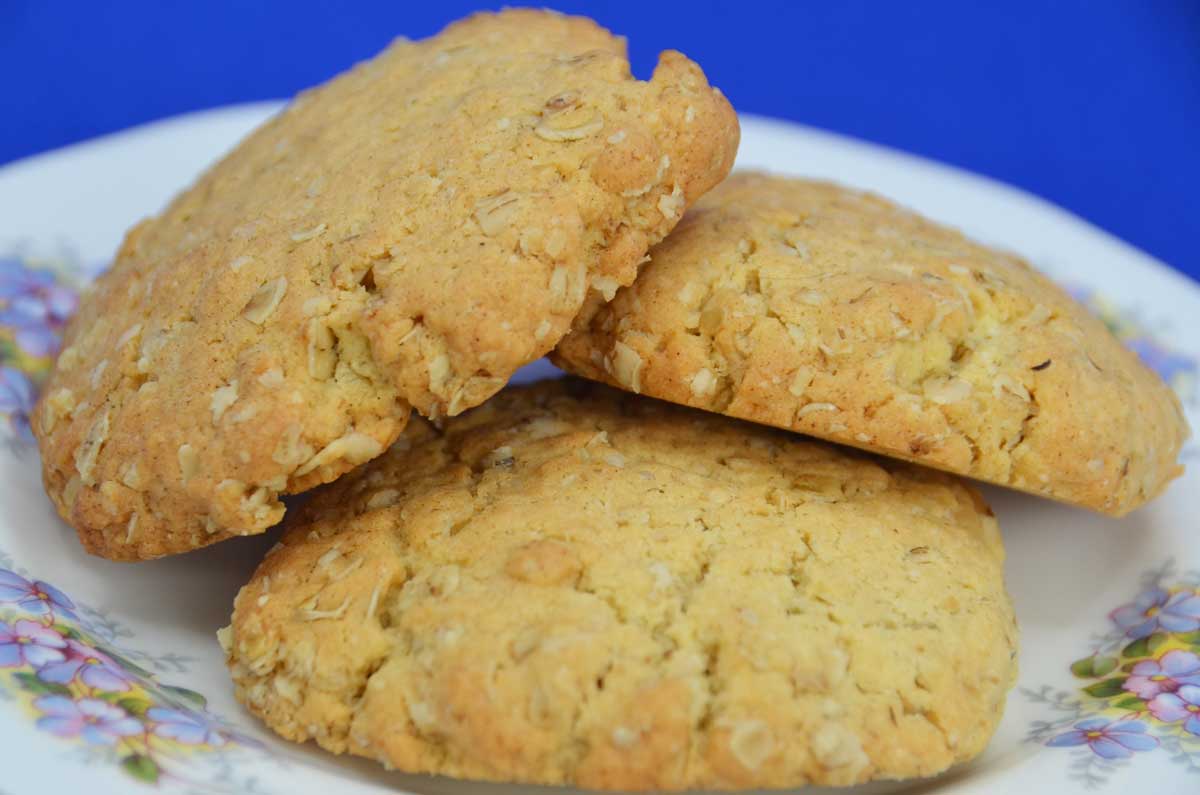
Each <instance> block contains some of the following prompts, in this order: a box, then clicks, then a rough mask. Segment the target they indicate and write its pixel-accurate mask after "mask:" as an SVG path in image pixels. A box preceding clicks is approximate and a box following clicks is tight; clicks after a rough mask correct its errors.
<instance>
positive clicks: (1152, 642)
mask: <svg viewBox="0 0 1200 795" xmlns="http://www.w3.org/2000/svg"><path fill="white" fill-rule="evenodd" d="M1168 639H1169V636H1168V635H1167V633H1165V632H1155V633H1154V634H1153V635H1151V636H1150V637H1148V638H1146V648H1148V649H1149V650H1150V653H1151V654H1154V652H1156V651H1158V650H1159V649H1160V648H1162V645H1163V644H1164V643H1166V642H1167V640H1168Z"/></svg>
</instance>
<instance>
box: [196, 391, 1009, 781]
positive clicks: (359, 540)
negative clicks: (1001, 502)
mask: <svg viewBox="0 0 1200 795" xmlns="http://www.w3.org/2000/svg"><path fill="white" fill-rule="evenodd" d="M289 521H290V522H291V526H290V528H289V529H288V531H287V532H286V534H285V535H284V537H283V539H282V542H281V544H279V545H278V546H276V547H275V548H274V549H273V550H272V551H271V552H270V553H269V554H268V556H267V558H266V559H265V560H264V562H263V563H262V564H261V565H260V566H259V569H258V571H257V572H256V573H255V575H254V577H253V578H252V580H251V581H250V583H249V584H248V585H246V586H245V587H244V588H243V589H242V591H241V593H240V594H239V595H238V597H237V602H236V607H235V610H234V615H233V621H232V626H231V627H230V628H226V629H224V630H222V631H221V633H220V637H221V641H222V644H223V645H224V647H225V648H226V651H227V653H228V655H229V664H230V667H231V669H232V672H233V677H234V680H235V682H236V687H237V695H238V698H239V699H240V700H241V701H242V702H243V703H245V704H246V705H247V706H248V707H249V708H250V709H251V710H252V711H253V712H254V713H256V714H257V715H259V716H260V717H262V718H263V719H264V720H265V721H266V722H267V724H268V725H269V726H270V727H271V728H272V729H274V730H275V731H276V732H278V733H279V734H281V735H283V736H284V737H286V738H288V739H291V740H296V741H304V740H308V739H315V740H316V741H317V742H318V743H320V744H321V745H322V746H323V747H325V748H327V749H329V750H332V751H335V752H339V753H341V752H350V753H354V754H359V755H362V756H366V757H370V758H374V759H377V760H379V761H381V762H383V763H384V764H386V765H389V766H392V767H395V768H398V769H401V770H407V771H420V772H428V773H439V774H446V775H450V776H456V777H462V778H472V779H488V780H503V781H521V782H538V783H548V784H574V785H578V786H582V787H589V788H603V789H679V788H684V787H697V788H710V787H712V788H734V787H793V786H799V785H802V784H808V783H814V784H852V783H857V782H862V781H867V780H872V779H881V778H904V777H912V776H927V775H932V774H935V773H938V772H939V771H942V770H944V769H946V768H947V767H949V766H950V765H952V764H954V763H956V762H959V761H962V760H965V759H969V758H971V757H973V756H974V755H976V754H977V753H979V752H980V750H981V749H982V748H983V746H984V745H985V743H986V742H987V740H988V738H989V737H990V735H991V733H992V731H993V729H994V728H995V726H996V724H997V723H998V721H999V719H1000V715H1001V712H1002V710H1003V704H1004V698H1005V693H1006V691H1007V689H1008V688H1009V686H1010V685H1011V683H1012V682H1013V678H1014V674H1015V651H1014V649H1015V641H1016V637H1015V626H1014V620H1013V612H1012V608H1011V605H1010V603H1009V600H1008V596H1007V594H1006V592H1005V588H1004V583H1003V579H1002V578H1003V557H1004V552H1003V549H1002V547H1001V539H1000V535H999V533H998V531H997V528H996V522H995V520H994V519H993V518H992V516H991V512H990V511H989V510H988V509H987V507H986V505H985V504H984V503H983V501H982V499H981V498H980V497H979V496H978V494H976V493H975V492H974V491H973V490H972V489H971V488H970V487H968V486H965V485H963V484H962V483H961V482H960V481H958V480H957V479H955V478H953V477H951V476H948V475H944V474H942V473H938V472H934V471H932V470H926V469H922V468H920V467H913V466H910V465H908V464H905V463H901V462H895V461H888V460H886V459H875V458H872V457H869V456H866V455H863V454H861V453H858V452H856V451H850V450H844V449H838V448H836V447H833V446H831V445H826V444H824V443H822V442H814V441H808V440H804V439H801V438H798V437H796V436H794V435H791V434H788V433H786V432H783V431H779V430H776V429H772V428H767V427H764V426H761V425H754V424H750V423H743V422H739V421H736V420H731V419H728V418H724V417H720V416H717V415H714V414H709V413H705V412H700V411H694V410H691V409H685V408H680V407H677V406H672V405H670V404H668V403H662V402H659V401H653V400H649V399H647V398H640V397H637V396H634V395H628V394H625V393H622V392H619V391H617V390H612V389H609V388H608V387H604V386H601V385H598V384H589V383H588V382H584V381H575V380H570V381H557V382H543V383H542V384H537V385H534V386H532V387H521V388H514V387H510V388H509V389H507V390H505V391H504V392H502V393H501V394H499V395H497V396H496V397H494V398H492V399H491V400H490V401H489V402H488V403H486V404H485V405H483V406H481V407H479V408H476V409H473V410H472V411H471V412H469V413H467V414H465V415H463V416H461V417H458V418H455V419H452V420H449V421H448V422H447V423H446V425H445V428H444V431H442V432H438V431H435V430H434V429H433V428H432V426H431V425H430V424H428V423H427V422H425V421H424V420H420V419H414V421H413V423H412V424H411V425H410V426H409V428H408V429H407V430H406V431H405V432H404V434H403V435H401V437H400V439H399V441H398V442H397V444H396V445H395V446H393V447H392V448H391V450H390V451H389V452H387V453H386V454H384V455H383V456H382V457H380V458H379V459H377V460H375V461H374V462H372V463H370V464H368V465H367V466H365V467H363V468H361V469H359V470H357V471H355V472H353V473H351V474H349V475H347V476H346V477H344V478H342V479H341V480H339V481H338V482H337V483H336V484H333V485H331V486H329V487H327V489H326V490H324V491H322V492H319V493H318V494H317V496H316V497H314V499H313V500H312V501H311V502H310V503H309V504H308V505H306V506H305V507H304V508H303V509H301V510H300V511H298V512H297V514H296V515H295V516H293V517H290V518H289Z"/></svg>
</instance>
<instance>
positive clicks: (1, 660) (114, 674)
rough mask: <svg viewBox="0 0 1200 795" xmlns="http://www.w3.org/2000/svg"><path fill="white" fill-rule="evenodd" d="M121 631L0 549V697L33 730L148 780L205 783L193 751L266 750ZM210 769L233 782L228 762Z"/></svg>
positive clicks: (175, 662) (174, 662)
mask: <svg viewBox="0 0 1200 795" xmlns="http://www.w3.org/2000/svg"><path fill="white" fill-rule="evenodd" d="M128 634H130V633H129V632H128V631H127V630H124V629H123V628H122V627H121V625H120V624H118V623H116V622H114V621H113V620H112V619H111V618H109V617H107V616H106V615H105V614H104V613H103V612H101V611H97V610H94V609H92V608H89V607H86V606H84V605H81V604H78V603H76V602H75V601H74V600H73V599H71V597H69V596H68V595H67V594H65V593H63V592H62V591H60V590H59V589H58V588H56V587H54V586H53V585H51V584H50V583H47V582H44V581H42V580H38V579H34V578H31V577H29V576H27V575H26V574H25V573H22V572H20V571H18V569H17V567H16V566H15V565H14V563H13V562H12V561H11V560H10V559H9V558H7V556H5V555H3V554H2V553H0V699H4V700H11V701H15V702H16V703H17V705H18V707H19V708H21V709H22V710H23V711H24V712H25V713H26V714H28V715H29V717H30V719H31V720H32V721H33V723H34V725H35V726H36V727H37V729H39V730H41V731H43V732H45V733H47V734H49V735H53V736H54V737H56V738H58V739H60V740H64V741H68V742H71V743H74V744H75V746H76V748H77V750H79V751H80V752H81V753H82V755H83V756H84V758H85V760H86V761H88V762H98V763H107V764H113V765H116V766H118V768H119V769H120V770H121V771H122V772H124V773H125V774H127V775H129V776H130V777H132V778H133V779H135V780H137V781H140V782H143V783H146V784H158V783H159V782H160V781H167V780H170V781H175V782H178V783H184V784H188V785H191V786H193V787H200V786H202V785H205V784H212V783H213V782H212V781H211V779H212V775H211V773H210V772H208V771H206V772H204V773H203V774H202V775H200V776H199V777H197V776H196V774H195V771H193V770H191V769H190V768H192V767H194V765H193V764H192V763H193V762H194V761H196V758H197V756H198V755H209V756H213V755H218V756H223V755H225V752H227V751H230V750H234V749H242V750H245V749H255V750H258V751H264V746H263V745H262V744H261V743H260V742H258V741H257V740H255V739H254V738H252V737H249V736H247V735H245V734H243V733H241V732H239V731H238V730H237V729H235V728H234V727H233V726H232V725H231V724H229V723H227V722H226V721H224V720H222V719H221V718H220V717H218V716H216V715H214V714H213V713H211V712H210V711H208V709H207V707H206V701H205V698H204V696H202V695H200V694H199V693H197V692H195V691H192V690H188V689H187V688H183V687H177V686H175V685H169V684H165V683H163V682H161V681H160V680H159V679H158V677H157V676H156V675H155V674H154V673H152V672H150V671H149V670H147V669H146V668H145V667H143V665H140V664H138V663H135V662H134V661H133V658H135V657H136V658H138V659H139V660H140V662H141V663H144V664H145V665H150V666H152V667H157V668H159V669H163V670H171V669H174V670H175V671H177V672H178V673H184V672H186V670H187V663H188V661H187V660H186V659H185V658H182V657H179V656H177V655H165V656H162V657H155V656H153V655H148V654H144V653H138V652H134V651H130V650H127V649H123V648H119V645H118V643H117V640H118V638H119V637H122V636H126V635H128ZM214 752H217V753H215V754H214ZM210 761H211V760H210ZM218 768H219V776H218V778H219V779H220V780H221V782H222V783H225V784H234V783H235V782H234V781H233V780H231V779H232V760H230V759H225V760H222V762H221V764H219V765H218ZM243 783H245V782H243ZM239 786H240V785H239ZM238 791H242V790H240V789H239V790H238ZM256 791H257V790H256Z"/></svg>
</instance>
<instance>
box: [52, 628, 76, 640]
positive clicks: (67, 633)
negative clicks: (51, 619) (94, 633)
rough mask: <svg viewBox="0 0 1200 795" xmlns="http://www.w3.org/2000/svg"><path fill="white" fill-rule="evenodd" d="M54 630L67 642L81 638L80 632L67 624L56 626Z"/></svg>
mask: <svg viewBox="0 0 1200 795" xmlns="http://www.w3.org/2000/svg"><path fill="white" fill-rule="evenodd" d="M54 629H55V630H57V631H58V634H60V635H62V636H63V637H64V638H66V639H67V640H79V638H80V635H79V630H77V629H75V627H72V626H68V625H67V624H55V625H54Z"/></svg>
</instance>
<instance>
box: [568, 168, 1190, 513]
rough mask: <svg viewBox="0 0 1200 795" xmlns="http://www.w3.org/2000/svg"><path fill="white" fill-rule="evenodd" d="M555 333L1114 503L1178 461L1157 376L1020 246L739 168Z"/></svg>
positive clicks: (786, 416)
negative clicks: (619, 286)
mask: <svg viewBox="0 0 1200 795" xmlns="http://www.w3.org/2000/svg"><path fill="white" fill-rule="evenodd" d="M651 257H652V259H651V262H650V264H648V265H647V266H646V267H645V268H644V269H643V271H642V274H641V276H639V278H638V280H637V281H636V282H635V283H634V284H633V285H632V286H631V287H628V288H625V289H623V290H622V291H620V293H619V294H618V295H617V298H616V300H614V301H613V302H612V303H611V304H609V305H608V306H606V307H604V308H603V309H602V310H601V311H600V312H599V313H598V314H597V315H595V316H594V317H593V318H592V319H591V321H590V323H589V324H588V326H587V327H586V328H585V329H583V330H581V331H580V332H578V333H573V334H571V335H569V336H568V337H567V338H566V339H564V340H563V342H562V343H561V344H560V345H559V347H558V351H557V354H556V361H557V362H558V363H559V364H560V365H562V366H563V367H565V368H566V369H568V370H571V371H572V372H575V373H579V374H580V375H586V376H588V377H591V378H597V379H600V380H604V381H607V382H609V383H612V384H616V385H619V386H622V387H624V388H626V389H630V390H633V391H635V392H641V393H643V394H647V395H652V396H654V397H660V398H665V399H667V400H672V401H675V402H677V403H684V404H687V405H689V406H697V407H699V408H704V409H708V410H710V411H718V412H721V413H724V414H729V415H732V416H735V417H742V418H744V419H748V420H754V421H756V422H762V423H767V424H770V425H776V426H779V427H782V428H791V429H794V430H797V431H801V432H803V433H807V434H811V435H813V436H819V437H822V438H825V439H831V440H833V441H836V442H841V443H842V444H849V445H854V446H856V447H861V448H863V449H865V450H871V451H873V452H877V453H882V454H884V455H889V456H895V457H898V458H905V459H908V460H911V461H916V462H918V463H921V464H925V465H928V466H934V467H938V468H940V469H945V470H948V471H951V472H957V473H960V474H964V475H970V476H972V477H976V478H980V479H982V480H988V481H991V482H993V483H998V484H1000V485H1004V486H1011V487H1013V488H1018V489H1022V490H1024V491H1029V492H1032V493H1034V494H1041V495H1044V496H1047V497H1053V498H1055V499H1058V500H1063V501H1065V502H1070V503H1075V504H1077V505H1082V506H1085V507H1088V508H1092V509H1095V510H1098V511H1104V512H1106V513H1111V514H1118V515H1119V514H1123V513H1126V512H1127V511H1130V510H1132V509H1133V508H1136V507H1137V506H1138V505H1141V504H1142V503H1144V502H1145V501H1147V500H1149V499H1151V498H1152V497H1154V496H1155V495H1157V494H1158V493H1159V492H1160V491H1162V489H1163V488H1164V487H1165V486H1166V484H1167V483H1168V482H1169V481H1170V480H1171V479H1172V478H1174V477H1176V476H1177V475H1178V474H1179V473H1180V472H1181V471H1182V467H1181V466H1180V465H1179V464H1178V462H1177V459H1178V456H1179V450H1180V447H1181V446H1182V444H1183V441H1184V439H1185V438H1186V437H1187V434H1188V428H1187V424H1186V421H1185V420H1184V417H1183V413H1182V410H1181V408H1180V405H1179V401H1178V399H1177V398H1176V396H1175V394H1174V393H1173V392H1172V391H1171V390H1170V388H1168V387H1167V386H1166V385H1165V384H1164V383H1163V382H1162V380H1161V379H1160V378H1159V377H1158V376H1157V375H1156V374H1155V373H1154V372H1152V371H1151V370H1150V369H1149V368H1147V367H1146V366H1145V365H1144V364H1142V362H1141V361H1140V360H1139V359H1138V357H1137V356H1136V355H1134V354H1133V353H1132V352H1131V351H1129V350H1128V349H1126V348H1125V347H1124V346H1123V345H1122V344H1121V343H1120V342H1119V341H1118V340H1117V339H1115V338H1114V337H1113V335H1112V334H1111V333H1109V331H1108V330H1107V329H1106V328H1105V327H1104V325H1103V324H1102V323H1101V322H1100V321H1099V320H1097V319H1096V318H1095V317H1093V316H1092V315H1091V314H1090V313H1089V312H1088V311H1087V310H1086V309H1085V308H1084V307H1082V306H1080V305H1079V304H1078V303H1076V302H1075V301H1074V300H1072V299H1071V298H1070V296H1068V295H1067V294H1066V293H1065V292H1063V291H1062V290H1061V289H1059V288H1058V287H1057V286H1055V285H1054V284H1053V283H1052V282H1051V281H1050V280H1049V279H1047V278H1046V277H1044V276H1042V275H1041V274H1039V273H1038V272H1036V271H1034V270H1033V269H1032V268H1030V267H1029V266H1028V265H1027V264H1026V263H1025V262H1023V261H1022V260H1020V259H1018V258H1017V257H1015V256H1012V255H1010V254H1006V253H1003V252H1000V251H997V250H995V249H991V248H986V247H984V246H981V245H979V244H977V243H974V242H972V241H970V240H968V239H967V238H965V237H964V236H963V235H962V234H960V233H959V232H957V231H955V230H952V229H948V228H946V227H944V226H939V225H938V224H935V223H933V222H931V221H928V220H926V219H924V218H922V217H920V216H919V215H916V214H915V213H912V212H910V211H908V210H905V209H904V208H902V207H898V206H896V205H895V204H892V203H891V202H889V201H887V200H885V199H882V198H879V197H878V196H873V195H871V194H866V193H860V192H857V191H853V190H849V189H846V188H842V187H839V186H837V185H832V184H829V183H825V182H814V181H810V180H802V179H787V178H783V177H771V176H766V175H762V174H736V175H734V176H733V177H731V178H730V179H729V180H727V181H726V182H724V183H723V184H722V185H720V186H719V187H718V188H717V189H716V190H714V191H713V192H712V193H710V194H708V195H707V196H705V197H704V199H702V200H701V201H700V202H699V203H698V204H697V205H696V207H695V208H693V209H692V210H691V211H690V212H689V213H688V216H687V217H686V218H685V219H684V221H683V222H682V223H681V224H680V226H679V228H678V229H676V230H675V232H674V233H673V234H672V235H671V236H670V237H669V238H668V239H667V240H666V241H664V242H663V243H662V244H660V245H658V246H656V247H655V248H654V250H653V251H652V253H651Z"/></svg>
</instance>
